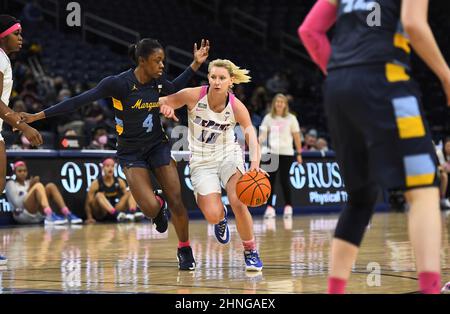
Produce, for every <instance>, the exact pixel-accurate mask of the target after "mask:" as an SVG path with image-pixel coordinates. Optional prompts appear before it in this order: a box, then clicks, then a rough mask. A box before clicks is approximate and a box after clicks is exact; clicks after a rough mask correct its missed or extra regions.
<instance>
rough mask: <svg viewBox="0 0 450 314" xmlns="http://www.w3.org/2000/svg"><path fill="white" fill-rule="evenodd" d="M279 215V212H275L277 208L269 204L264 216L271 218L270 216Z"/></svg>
mask: <svg viewBox="0 0 450 314" xmlns="http://www.w3.org/2000/svg"><path fill="white" fill-rule="evenodd" d="M276 215H277V213H276V212H275V208H273V207H272V206H270V205H269V206H267V208H266V211H265V212H264V218H265V219H270V218H275V217H276Z"/></svg>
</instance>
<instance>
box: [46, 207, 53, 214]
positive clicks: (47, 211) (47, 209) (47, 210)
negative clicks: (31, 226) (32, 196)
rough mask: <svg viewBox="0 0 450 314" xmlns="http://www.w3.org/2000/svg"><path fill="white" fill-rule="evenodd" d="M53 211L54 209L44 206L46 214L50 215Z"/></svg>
mask: <svg viewBox="0 0 450 314" xmlns="http://www.w3.org/2000/svg"><path fill="white" fill-rule="evenodd" d="M52 213H53V210H52V209H51V208H50V207H45V208H44V214H45V216H50V215H51V214H52Z"/></svg>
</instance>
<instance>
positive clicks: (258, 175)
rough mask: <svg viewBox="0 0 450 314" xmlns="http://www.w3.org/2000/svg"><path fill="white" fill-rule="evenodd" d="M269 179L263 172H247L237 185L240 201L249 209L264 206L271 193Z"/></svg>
mask: <svg viewBox="0 0 450 314" xmlns="http://www.w3.org/2000/svg"><path fill="white" fill-rule="evenodd" d="M271 189H272V188H271V186H270V181H269V178H268V177H267V176H266V175H265V174H264V173H262V172H256V171H252V172H247V173H246V174H244V175H243V176H242V177H241V178H240V179H239V181H238V183H237V184H236V194H237V196H238V198H239V200H240V201H241V202H242V203H244V204H245V205H247V206H248V207H258V206H261V205H264V204H265V203H266V202H267V200H268V199H269V196H270V191H271Z"/></svg>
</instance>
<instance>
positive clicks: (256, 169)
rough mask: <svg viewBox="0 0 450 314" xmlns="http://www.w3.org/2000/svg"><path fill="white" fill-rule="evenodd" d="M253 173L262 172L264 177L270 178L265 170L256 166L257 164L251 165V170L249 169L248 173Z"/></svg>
mask: <svg viewBox="0 0 450 314" xmlns="http://www.w3.org/2000/svg"><path fill="white" fill-rule="evenodd" d="M253 171H256V172H261V173H263V174H264V175H266V176H267V177H270V176H269V174H268V173H267V172H266V171H265V170H263V169H261V168H260V167H259V164H256V163H255V164H254V163H251V164H250V169H248V172H253Z"/></svg>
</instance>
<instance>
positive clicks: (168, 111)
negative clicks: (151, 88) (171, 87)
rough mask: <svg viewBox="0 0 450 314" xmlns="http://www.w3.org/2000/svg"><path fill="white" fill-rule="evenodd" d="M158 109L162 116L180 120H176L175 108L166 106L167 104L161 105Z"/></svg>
mask: <svg viewBox="0 0 450 314" xmlns="http://www.w3.org/2000/svg"><path fill="white" fill-rule="evenodd" d="M159 110H160V112H161V114H162V115H163V116H164V117H166V118H168V119H172V120H174V121H175V122H178V121H180V120H178V118H177V116H176V115H175V110H174V109H173V108H172V107H170V106H167V105H161V107H160V108H159Z"/></svg>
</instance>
